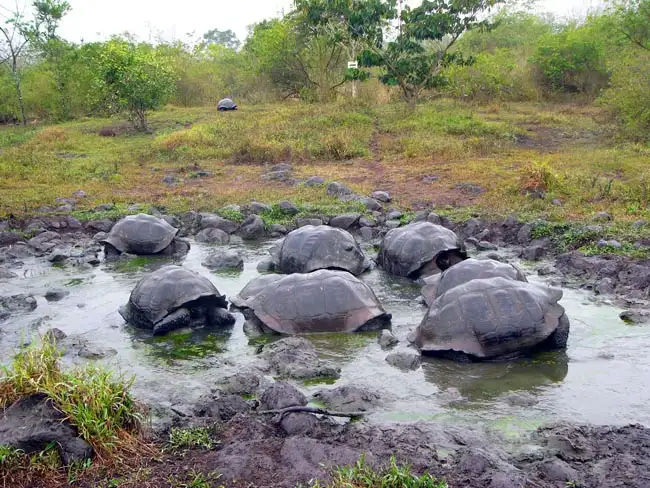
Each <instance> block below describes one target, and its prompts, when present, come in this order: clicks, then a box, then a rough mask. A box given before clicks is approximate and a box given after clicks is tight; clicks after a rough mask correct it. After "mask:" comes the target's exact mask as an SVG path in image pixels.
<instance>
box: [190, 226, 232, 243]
mask: <svg viewBox="0 0 650 488" xmlns="http://www.w3.org/2000/svg"><path fill="white" fill-rule="evenodd" d="M196 240H197V241H198V242H205V243H207V244H228V243H229V242H230V235H229V234H227V233H226V232H224V231H222V230H221V229H217V228H216V227H208V228H207V229H203V230H202V231H199V233H198V234H196Z"/></svg>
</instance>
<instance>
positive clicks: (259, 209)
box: [248, 202, 272, 215]
mask: <svg viewBox="0 0 650 488" xmlns="http://www.w3.org/2000/svg"><path fill="white" fill-rule="evenodd" d="M248 209H249V210H250V212H251V213H254V214H257V215H259V214H261V213H264V212H270V211H271V210H272V208H271V205H268V204H266V203H261V202H251V203H249V204H248Z"/></svg>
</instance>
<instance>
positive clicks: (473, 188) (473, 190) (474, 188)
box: [454, 182, 485, 195]
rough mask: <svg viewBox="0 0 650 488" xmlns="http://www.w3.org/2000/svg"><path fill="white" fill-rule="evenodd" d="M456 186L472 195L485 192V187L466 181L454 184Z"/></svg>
mask: <svg viewBox="0 0 650 488" xmlns="http://www.w3.org/2000/svg"><path fill="white" fill-rule="evenodd" d="M454 188H456V189H457V190H460V191H461V192H462V193H466V194H470V195H480V194H481V193H484V192H485V189H484V188H482V187H480V186H479V185H476V184H474V183H465V182H461V183H456V185H454Z"/></svg>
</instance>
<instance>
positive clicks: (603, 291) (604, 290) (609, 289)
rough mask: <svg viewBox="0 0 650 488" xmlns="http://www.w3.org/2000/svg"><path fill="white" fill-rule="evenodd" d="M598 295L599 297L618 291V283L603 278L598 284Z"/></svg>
mask: <svg viewBox="0 0 650 488" xmlns="http://www.w3.org/2000/svg"><path fill="white" fill-rule="evenodd" d="M595 291H596V293H598V294H599V295H609V294H612V293H614V291H616V283H615V282H614V280H613V279H611V278H603V279H602V280H600V281H599V282H598V283H597V284H596V288H595Z"/></svg>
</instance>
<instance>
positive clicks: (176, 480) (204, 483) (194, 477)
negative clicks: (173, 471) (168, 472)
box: [168, 470, 225, 488]
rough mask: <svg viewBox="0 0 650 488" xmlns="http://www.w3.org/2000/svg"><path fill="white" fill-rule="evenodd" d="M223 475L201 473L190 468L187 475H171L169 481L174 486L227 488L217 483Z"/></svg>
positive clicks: (179, 487)
mask: <svg viewBox="0 0 650 488" xmlns="http://www.w3.org/2000/svg"><path fill="white" fill-rule="evenodd" d="M219 478H221V475H220V474H218V473H216V472H212V473H207V474H206V473H201V472H199V471H196V470H190V471H189V472H188V473H187V474H186V475H185V476H183V477H179V476H170V477H169V479H168V481H169V483H170V484H171V486H173V487H174V488H225V485H218V486H217V485H216V483H217V481H218V480H219Z"/></svg>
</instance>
